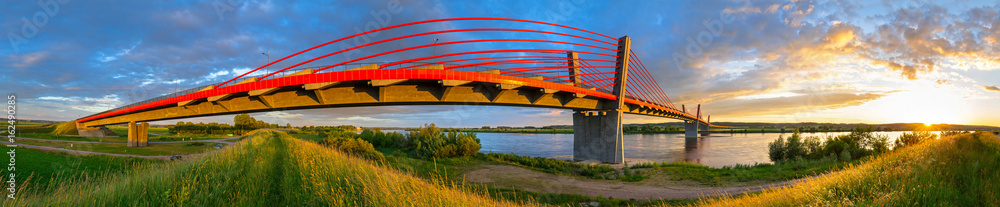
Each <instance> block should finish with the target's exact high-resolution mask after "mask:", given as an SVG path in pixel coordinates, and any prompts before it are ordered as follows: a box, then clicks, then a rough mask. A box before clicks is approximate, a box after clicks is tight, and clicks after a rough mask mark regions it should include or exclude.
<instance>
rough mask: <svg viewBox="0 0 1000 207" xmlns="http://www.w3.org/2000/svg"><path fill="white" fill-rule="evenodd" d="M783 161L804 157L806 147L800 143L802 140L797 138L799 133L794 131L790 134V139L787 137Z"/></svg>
mask: <svg viewBox="0 0 1000 207" xmlns="http://www.w3.org/2000/svg"><path fill="white" fill-rule="evenodd" d="M784 149H785V160H789V159H793V158H796V157H802V156H805V155H806V147H805V145H804V144H803V143H802V138H801V137H800V136H799V132H798V131H796V132H794V133H792V136H791V137H788V142H785V147H784Z"/></svg>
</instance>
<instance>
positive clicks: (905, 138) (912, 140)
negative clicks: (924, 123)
mask: <svg viewBox="0 0 1000 207" xmlns="http://www.w3.org/2000/svg"><path fill="white" fill-rule="evenodd" d="M936 138H937V135H935V134H932V133H930V132H928V131H916V132H912V133H911V132H904V133H903V134H901V135H899V138H896V142H895V145H894V146H893V150H895V149H900V148H903V147H907V146H913V145H915V144H919V143H920V142H923V141H926V140H930V139H936Z"/></svg>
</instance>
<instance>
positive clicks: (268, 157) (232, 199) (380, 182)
mask: <svg viewBox="0 0 1000 207" xmlns="http://www.w3.org/2000/svg"><path fill="white" fill-rule="evenodd" d="M4 179H5V178H4ZM47 192H54V193H36V192H30V191H28V192H23V191H22V192H21V193H20V194H18V195H19V198H17V199H4V206H38V205H43V206H184V205H190V206H517V205H518V204H516V203H511V202H508V201H505V200H501V199H494V198H492V197H490V196H487V194H486V193H477V192H469V191H465V190H461V189H458V187H455V186H453V185H450V184H443V183H438V182H433V181H432V182H428V181H425V180H423V179H419V178H416V177H412V176H409V175H407V174H405V173H401V172H398V171H396V170H392V169H388V168H384V167H380V166H379V165H376V164H373V163H370V162H368V161H366V160H362V159H359V158H353V157H350V156H346V155H344V154H342V153H340V152H339V151H336V150H331V149H330V148H326V147H322V146H320V145H318V144H315V143H311V142H307V141H303V140H299V139H293V138H291V137H290V136H288V135H286V134H284V133H277V132H273V131H262V132H258V133H257V134H255V137H253V138H251V139H248V140H246V141H243V142H241V143H240V144H238V145H236V146H233V147H229V148H226V149H223V150H218V151H213V152H210V153H209V154H207V155H205V156H202V157H199V158H196V159H192V160H185V161H180V162H171V163H164V164H159V165H156V166H152V167H150V168H148V169H147V170H144V171H142V172H131V173H128V174H115V175H112V176H107V177H101V178H96V179H92V180H89V181H85V182H75V183H74V182H67V183H65V184H63V185H59V186H58V187H55V188H54V189H48V191H47ZM528 205H531V204H528Z"/></svg>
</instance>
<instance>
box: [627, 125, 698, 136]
mask: <svg viewBox="0 0 1000 207" xmlns="http://www.w3.org/2000/svg"><path fill="white" fill-rule="evenodd" d="M622 129H623V131H625V133H643V134H646V133H669V132H680V131H684V130H682V129H681V128H680V127H675V126H663V127H659V126H656V125H649V124H647V125H642V126H641V127H640V126H626V127H624V128H622Z"/></svg>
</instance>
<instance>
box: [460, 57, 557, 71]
mask: <svg viewBox="0 0 1000 207" xmlns="http://www.w3.org/2000/svg"><path fill="white" fill-rule="evenodd" d="M568 59H569V58H565V57H562V58H550V59H518V60H498V61H489V62H478V63H469V64H462V65H453V66H446V67H444V68H445V69H446V70H447V69H449V68H465V67H475V66H484V65H503V64H507V63H513V64H517V62H522V61H540V60H568ZM547 62H552V61H547Z"/></svg>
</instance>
